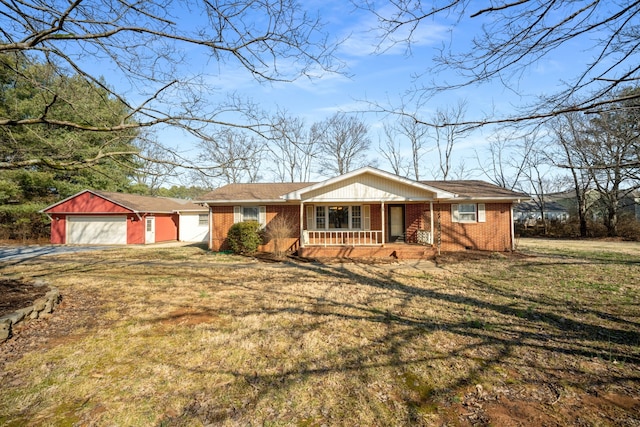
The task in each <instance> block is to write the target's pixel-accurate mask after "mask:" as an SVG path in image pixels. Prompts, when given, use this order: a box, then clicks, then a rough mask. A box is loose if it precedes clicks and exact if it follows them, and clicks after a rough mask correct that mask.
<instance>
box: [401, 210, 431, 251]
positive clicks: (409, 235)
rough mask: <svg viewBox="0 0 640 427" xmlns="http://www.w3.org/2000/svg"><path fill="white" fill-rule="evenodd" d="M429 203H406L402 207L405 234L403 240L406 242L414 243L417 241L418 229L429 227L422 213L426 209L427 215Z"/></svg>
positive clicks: (429, 224)
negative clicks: (403, 207)
mask: <svg viewBox="0 0 640 427" xmlns="http://www.w3.org/2000/svg"><path fill="white" fill-rule="evenodd" d="M429 209H430V208H429V205H428V204H425V203H417V204H410V205H406V206H405V209H404V224H405V229H406V232H405V236H404V241H405V242H407V243H416V242H417V241H418V230H421V229H427V230H429V229H430V228H431V223H430V222H429V223H426V224H425V221H424V219H423V216H424V215H423V214H424V213H425V211H426V214H427V216H428V215H429Z"/></svg>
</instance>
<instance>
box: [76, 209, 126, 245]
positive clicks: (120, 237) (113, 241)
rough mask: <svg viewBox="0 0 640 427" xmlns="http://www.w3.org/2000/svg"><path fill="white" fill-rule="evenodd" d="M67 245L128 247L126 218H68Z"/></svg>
mask: <svg viewBox="0 0 640 427" xmlns="http://www.w3.org/2000/svg"><path fill="white" fill-rule="evenodd" d="M67 243H69V244H81V245H126V244H127V217H126V216H76V215H73V216H68V217H67Z"/></svg>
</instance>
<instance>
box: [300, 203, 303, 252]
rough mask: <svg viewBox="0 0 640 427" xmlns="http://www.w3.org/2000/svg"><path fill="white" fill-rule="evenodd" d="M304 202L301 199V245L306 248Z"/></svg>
mask: <svg viewBox="0 0 640 427" xmlns="http://www.w3.org/2000/svg"><path fill="white" fill-rule="evenodd" d="M303 234H304V202H303V201H302V200H300V247H301V248H304V236H303Z"/></svg>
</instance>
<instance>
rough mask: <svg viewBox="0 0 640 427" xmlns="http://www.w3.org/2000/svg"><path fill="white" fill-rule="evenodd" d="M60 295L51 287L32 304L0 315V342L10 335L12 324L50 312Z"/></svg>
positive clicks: (56, 289)
mask: <svg viewBox="0 0 640 427" xmlns="http://www.w3.org/2000/svg"><path fill="white" fill-rule="evenodd" d="M60 299H61V296H60V291H58V288H51V290H50V291H49V292H47V293H46V294H45V296H44V297H42V298H38V299H37V300H35V301H34V302H33V305H31V306H29V307H25V308H21V309H20V310H17V311H15V312H13V313H11V314H5V315H4V316H1V317H0V344H2V343H3V342H5V341H6V340H8V339H9V338H10V337H11V328H12V327H13V325H15V324H17V323H20V322H22V321H24V320H28V319H37V318H39V317H44V316H43V315H45V314H50V313H52V312H53V309H54V308H55V307H56V306H57V305H58V303H59V302H60Z"/></svg>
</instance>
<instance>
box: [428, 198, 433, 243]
mask: <svg viewBox="0 0 640 427" xmlns="http://www.w3.org/2000/svg"><path fill="white" fill-rule="evenodd" d="M429 220H430V221H431V231H430V233H429V240H431V241H430V242H429V244H430V245H433V201H431V202H429Z"/></svg>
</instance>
